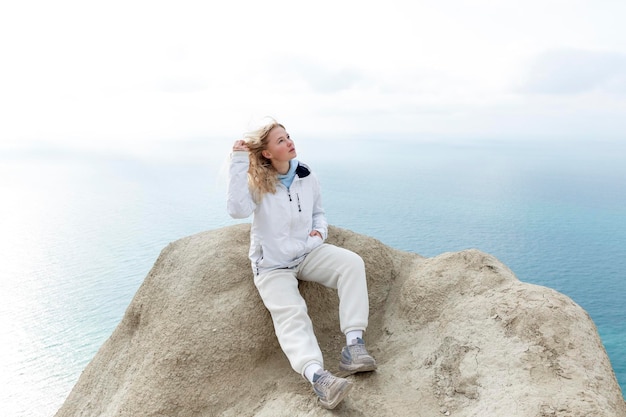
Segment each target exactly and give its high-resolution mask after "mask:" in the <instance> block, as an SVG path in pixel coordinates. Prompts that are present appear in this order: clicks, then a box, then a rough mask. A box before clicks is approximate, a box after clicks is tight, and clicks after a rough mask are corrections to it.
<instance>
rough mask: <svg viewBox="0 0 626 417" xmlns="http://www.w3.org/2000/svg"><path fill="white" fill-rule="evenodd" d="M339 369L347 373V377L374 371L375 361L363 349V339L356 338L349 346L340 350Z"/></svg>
mask: <svg viewBox="0 0 626 417" xmlns="http://www.w3.org/2000/svg"><path fill="white" fill-rule="evenodd" d="M339 369H340V370H342V371H344V372H347V375H351V374H355V373H357V372H368V371H374V370H376V360H375V359H374V358H372V355H370V354H369V353H368V352H367V350H366V349H365V342H364V341H363V339H361V338H360V337H357V338H356V339H353V340H352V344H351V345H349V346H345V347H344V348H343V349H342V350H341V362H339Z"/></svg>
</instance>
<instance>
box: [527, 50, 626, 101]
mask: <svg viewBox="0 0 626 417" xmlns="http://www.w3.org/2000/svg"><path fill="white" fill-rule="evenodd" d="M625 87H626V54H623V53H615V52H598V51H586V50H577V49H557V50H550V51H546V52H544V53H542V54H540V55H539V56H538V57H537V59H536V61H535V62H533V64H532V65H531V67H530V69H529V73H528V79H527V80H526V82H525V84H524V85H523V86H522V89H523V90H525V91H529V92H531V93H543V94H578V93H586V92H590V91H594V90H598V91H603V92H605V93H624V92H626V89H625Z"/></svg>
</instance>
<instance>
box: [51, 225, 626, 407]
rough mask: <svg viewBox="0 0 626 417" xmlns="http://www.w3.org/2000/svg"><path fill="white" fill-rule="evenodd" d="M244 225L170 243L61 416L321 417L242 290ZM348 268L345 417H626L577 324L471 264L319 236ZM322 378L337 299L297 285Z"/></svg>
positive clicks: (251, 296)
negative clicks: (360, 300)
mask: <svg viewBox="0 0 626 417" xmlns="http://www.w3.org/2000/svg"><path fill="white" fill-rule="evenodd" d="M249 228H250V226H249V225H248V224H242V225H237V226H231V227H226V228H223V229H219V230H214V231H209V232H204V233H199V234H197V235H193V236H189V237H187V238H184V239H180V240H178V241H176V242H173V243H171V244H170V245H168V246H167V247H166V248H165V249H164V250H163V251H162V253H161V254H160V256H159V258H158V259H157V261H156V263H155V265H154V267H153V268H152V270H151V271H150V273H149V274H148V276H147V277H146V279H145V281H144V283H143V284H142V285H141V287H140V288H139V290H138V291H137V294H136V295H135V297H134V299H133V300H132V302H131V304H130V306H129V307H128V309H127V311H126V313H125V315H124V318H123V319H122V321H121V322H120V324H119V325H118V327H117V328H116V329H115V331H114V332H113V334H112V335H111V337H110V338H109V339H108V340H107V341H106V342H105V343H104V345H103V346H102V347H101V349H100V350H99V352H98V353H97V354H96V356H95V357H94V359H93V360H92V361H91V363H89V365H88V366H87V367H86V369H85V370H84V372H83V373H82V375H81V377H80V379H79V381H78V382H77V384H76V385H75V387H74V389H73V390H72V392H71V393H70V395H69V396H68V398H67V399H66V401H65V403H64V404H63V406H62V407H61V409H60V410H59V411H58V413H57V414H56V416H57V417H70V416H71V417H76V416H103V417H106V416H133V417H137V416H180V417H191V416H194V417H196V416H227V417H228V416H232V417H239V416H272V417H275V416H289V417H292V416H296V415H297V416H318V415H319V416H327V415H328V413H329V412H328V411H327V410H324V409H322V408H320V407H319V406H317V404H316V398H315V395H314V394H313V392H312V389H311V386H310V384H309V383H308V382H306V381H305V380H304V379H303V378H302V377H300V376H299V375H298V374H296V373H295V372H293V370H291V368H290V366H289V363H288V362H287V359H286V357H285V356H284V355H283V353H282V351H281V350H280V348H279V346H278V343H277V341H276V337H275V335H274V331H273V327H272V323H271V319H270V316H269V314H268V313H267V311H266V310H265V308H264V306H263V303H262V302H261V299H260V297H259V295H258V294H257V291H256V288H255V287H254V283H253V281H252V272H251V269H250V266H249V262H248V259H247V251H248V244H249ZM329 235H330V236H329V240H328V242H329V243H333V244H335V245H338V246H342V247H345V248H348V249H350V250H353V251H355V252H357V253H358V254H360V255H361V256H362V257H363V259H364V260H365V264H366V268H367V273H368V286H369V292H370V327H369V328H368V331H367V334H366V341H367V344H368V349H369V350H370V352H371V353H372V354H373V355H374V356H375V357H376V359H377V361H378V364H379V368H378V370H377V371H376V372H373V373H369V374H360V375H355V376H351V377H349V378H350V379H352V380H353V382H354V383H355V386H354V388H353V390H352V391H351V393H350V395H349V396H348V397H347V398H346V399H345V400H344V402H343V403H342V404H341V405H340V406H339V407H338V408H337V409H336V410H335V411H334V414H336V415H344V416H377V417H380V416H393V417H398V416H436V415H450V416H496V415H501V416H529V417H530V416H532V417H536V416H581V417H582V416H585V417H586V416H611V417H616V416H617V417H619V416H626V405H625V403H624V399H623V397H622V393H621V391H620V387H619V385H618V384H617V381H616V378H615V375H614V372H613V370H612V368H611V365H610V362H609V360H608V357H607V355H606V352H605V350H604V348H603V346H602V343H601V341H600V338H599V336H598V333H597V330H596V328H595V326H594V324H593V322H592V320H591V319H590V317H589V316H588V315H587V313H586V312H585V311H584V310H583V309H582V308H581V307H579V306H578V305H576V304H575V303H574V302H573V301H572V300H570V299H569V298H568V297H566V296H564V295H562V294H560V293H558V292H556V291H553V290H551V289H548V288H545V287H540V286H536V285H531V284H527V283H522V282H520V281H519V280H518V279H517V278H516V277H515V276H514V274H513V273H512V272H511V271H510V270H509V269H508V268H507V267H506V266H505V265H503V264H502V263H500V262H499V261H498V260H497V259H495V258H494V257H492V256H490V255H488V254H485V253H483V252H480V251H478V250H466V251H462V252H457V253H444V254H442V255H440V256H437V257H434V258H423V257H421V256H419V255H417V254H413V253H407V252H401V251H397V250H394V249H392V248H389V247H387V246H385V245H383V244H382V243H381V242H379V241H377V240H375V239H372V238H369V237H366V236H363V235H359V234H356V233H353V232H351V231H348V230H344V229H340V228H337V227H331V228H330V233H329ZM300 289H301V292H302V293H303V295H304V297H305V299H306V300H307V303H308V305H309V312H310V315H311V317H312V319H313V322H314V325H315V331H316V334H317V335H318V339H319V343H320V346H321V347H322V351H323V353H324V357H325V361H326V364H325V365H326V368H328V369H330V370H331V371H336V370H337V364H338V360H339V352H340V350H341V347H342V345H343V343H344V337H343V335H342V334H341V333H340V331H339V324H338V317H337V316H338V299H337V293H336V291H335V290H330V289H326V288H323V287H321V286H319V285H317V284H311V283H305V282H302V283H301V285H300Z"/></svg>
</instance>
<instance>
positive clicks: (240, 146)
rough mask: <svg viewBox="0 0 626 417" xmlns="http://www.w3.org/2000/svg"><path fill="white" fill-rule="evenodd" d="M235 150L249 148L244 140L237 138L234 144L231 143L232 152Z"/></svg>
mask: <svg viewBox="0 0 626 417" xmlns="http://www.w3.org/2000/svg"><path fill="white" fill-rule="evenodd" d="M235 151H245V152H248V151H250V149H248V145H246V141H245V140H242V139H239V140H236V141H235V144H234V145H233V152H235Z"/></svg>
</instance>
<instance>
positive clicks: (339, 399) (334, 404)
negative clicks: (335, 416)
mask: <svg viewBox="0 0 626 417" xmlns="http://www.w3.org/2000/svg"><path fill="white" fill-rule="evenodd" d="M351 389H352V382H350V381H348V382H347V383H346V384H345V385H344V386H343V388H342V389H341V391H339V395H337V396H336V397H335V399H334V400H333V401H332V402H324V401H322V399H321V398H319V397H318V399H317V401H318V402H319V404H320V406H321V407H322V408H325V409H327V410H332V409H333V408H335V407H337V406H338V405H339V403H340V402H342V401H343V399H344V398H346V395H348V393H349V392H350V390H351Z"/></svg>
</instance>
